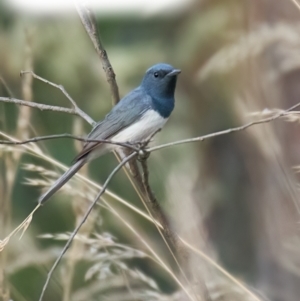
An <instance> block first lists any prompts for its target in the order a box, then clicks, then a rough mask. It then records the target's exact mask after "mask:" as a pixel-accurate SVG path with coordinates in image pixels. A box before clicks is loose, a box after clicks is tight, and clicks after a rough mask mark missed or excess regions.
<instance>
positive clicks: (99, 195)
mask: <svg viewBox="0 0 300 301" xmlns="http://www.w3.org/2000/svg"><path fill="white" fill-rule="evenodd" d="M136 155H137V152H134V153H132V154H131V155H130V156H128V157H126V158H124V159H123V160H122V162H121V163H119V164H118V165H117V166H116V167H115V168H114V170H113V171H112V172H111V173H110V175H109V176H108V177H107V179H106V181H105V183H104V184H103V186H102V189H101V190H100V191H99V193H98V195H97V196H96V198H95V200H94V201H93V202H92V203H91V205H90V206H89V208H88V210H87V211H86V212H85V214H84V216H83V218H82V220H81V222H80V223H79V224H78V226H77V227H76V228H75V229H74V231H73V232H72V234H71V236H70V237H69V239H68V241H67V243H66V245H65V246H64V248H63V250H62V252H61V253H60V255H59V256H58V258H57V259H56V261H55V262H54V264H53V266H52V268H51V269H50V271H49V272H48V275H47V279H46V282H45V284H44V286H43V290H42V292H41V295H40V298H39V301H42V300H43V297H44V294H45V291H46V289H47V287H48V284H49V282H50V279H51V277H52V274H53V272H54V270H55V269H56V267H57V265H58V264H59V262H60V261H61V259H62V257H63V256H64V254H65V253H66V252H67V250H68V249H69V247H70V245H71V243H72V241H73V239H74V237H75V236H76V234H77V233H78V231H79V230H80V228H81V226H82V225H83V224H84V222H85V221H86V219H87V218H88V216H89V214H90V213H91V211H92V210H93V208H94V206H95V205H96V204H97V202H98V200H99V199H100V197H101V196H102V194H103V193H104V192H105V190H106V188H107V186H108V184H109V182H110V181H111V179H112V178H113V176H114V175H115V174H116V173H117V172H118V171H119V170H120V169H121V168H122V167H123V166H124V165H125V164H126V163H127V162H128V161H129V160H131V159H132V158H133V157H135V156H136Z"/></svg>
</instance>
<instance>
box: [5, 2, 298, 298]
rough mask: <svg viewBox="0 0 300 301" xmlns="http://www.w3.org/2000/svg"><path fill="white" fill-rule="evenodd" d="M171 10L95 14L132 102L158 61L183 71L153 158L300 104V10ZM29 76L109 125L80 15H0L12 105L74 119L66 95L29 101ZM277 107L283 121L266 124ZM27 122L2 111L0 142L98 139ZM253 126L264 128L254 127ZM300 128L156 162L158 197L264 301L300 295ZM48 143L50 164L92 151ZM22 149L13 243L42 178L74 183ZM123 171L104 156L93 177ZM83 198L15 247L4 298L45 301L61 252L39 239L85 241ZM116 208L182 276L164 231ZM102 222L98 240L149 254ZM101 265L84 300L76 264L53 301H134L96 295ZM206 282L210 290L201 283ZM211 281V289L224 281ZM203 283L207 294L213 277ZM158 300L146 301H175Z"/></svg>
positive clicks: (53, 205)
mask: <svg viewBox="0 0 300 301" xmlns="http://www.w3.org/2000/svg"><path fill="white" fill-rule="evenodd" d="M165 10H166V11H160V12H158V13H154V14H148V15H145V14H142V13H138V12H132V13H130V12H127V13H126V14H121V13H120V12H118V13H116V14H113V13H110V14H103V13H101V12H99V15H97V22H98V27H99V32H100V35H101V40H102V42H103V44H104V46H105V48H106V50H107V53H108V56H109V58H110V61H111V63H112V66H113V68H114V71H115V73H116V79H117V83H118V86H119V90H120V95H121V96H124V95H125V94H126V93H128V92H129V91H130V90H131V89H133V88H134V87H136V86H137V85H139V83H140V80H141V78H142V76H143V74H144V72H145V70H146V69H147V68H148V67H149V66H151V65H153V64H155V63H157V62H167V63H170V64H172V65H173V66H175V67H177V68H180V69H181V70H182V73H181V75H180V76H179V80H178V86H177V90H176V107H175V110H174V112H173V115H172V117H171V118H170V120H169V121H168V123H167V125H166V127H165V128H164V130H163V131H162V132H161V133H159V134H158V135H157V136H156V138H155V142H154V144H155V145H158V144H161V143H166V142H170V141H175V140H179V139H184V138H189V137H194V136H200V135H204V134H208V133H212V132H216V131H220V130H223V129H227V128H231V127H234V126H238V125H241V124H244V123H246V122H248V121H250V120H253V119H255V118H258V117H260V116H261V117H263V116H265V115H263V114H268V113H270V114H271V113H272V112H273V111H272V110H273V109H277V108H278V109H287V108H288V107H290V106H292V105H293V104H295V103H297V102H298V101H299V96H298V95H299V84H298V81H299V78H300V72H299V67H300V64H299V62H300V55H299V46H300V23H299V20H300V10H299V9H297V7H296V6H295V5H294V3H293V2H292V1H277V2H274V1H271V0H261V1H257V0H254V1H253V0H246V1H238V0H222V1H221V0H213V1H212V0H211V1H208V0H202V1H191V2H189V3H188V4H187V5H184V6H183V7H181V8H180V9H177V10H174V11H173V10H171V9H170V10H171V12H168V8H166V9H165ZM28 68H29V69H32V70H33V71H34V72H35V73H36V74H37V75H39V76H41V77H43V78H45V79H47V80H49V81H52V82H54V83H57V84H62V85H63V86H64V87H65V89H66V90H67V91H68V93H69V94H70V95H71V96H72V97H73V98H74V99H75V101H76V102H77V104H78V105H79V106H80V108H81V109H82V110H84V111H85V112H87V113H88V114H89V115H90V116H91V117H92V118H93V119H95V120H101V119H102V118H103V117H104V116H105V114H106V113H107V112H108V111H109V110H110V108H111V106H112V101H111V96H110V91H109V87H108V84H107V82H106V79H105V74H104V72H103V70H102V67H101V63H100V60H99V58H98V57H97V55H96V53H95V51H94V49H93V46H92V43H91V41H90V40H89V38H88V36H87V34H86V33H85V31H84V28H83V26H82V24H81V22H80V20H79V18H78V16H77V15H76V11H75V9H74V11H71V12H69V13H48V14H37V13H35V14H33V13H30V12H22V11H21V10H20V11H17V10H14V9H13V8H11V7H9V6H8V5H7V3H4V2H0V79H1V83H0V96H3V97H9V96H13V97H15V98H18V99H26V97H28V95H29V97H30V93H31V92H32V100H33V101H35V102H39V103H45V104H49V105H57V106H64V107H70V103H69V102H68V100H67V99H66V97H65V96H64V95H63V94H62V93H61V92H60V91H59V90H57V89H55V88H53V87H51V86H49V85H46V84H44V83H41V82H39V81H37V80H33V83H32V87H31V84H29V87H31V89H32V90H31V91H29V92H28V91H26V83H24V81H25V80H26V79H25V78H26V76H25V77H24V76H23V77H22V78H21V77H20V76H19V73H20V71H21V70H27V69H28ZM24 87H25V90H24ZM28 93H29V94H28ZM266 108H267V109H269V110H270V111H266V110H265V111H263V110H264V109H266ZM29 111H30V112H28V111H27V112H25V113H24V112H23V114H24V115H23V117H24V118H25V119H24V120H25V121H24V120H23V121H24V122H25V126H24V124H23V127H22V125H20V124H18V120H20V116H21V115H20V114H22V113H21V112H20V108H19V107H18V106H16V105H13V104H5V103H1V102H0V131H1V132H4V133H6V134H9V135H11V136H14V137H18V138H24V137H22V134H23V132H22V130H20V129H22V128H23V129H26V133H25V136H27V137H34V136H42V135H50V134H59V133H75V134H78V135H84V134H86V133H88V132H89V131H90V130H91V127H90V125H88V124H87V123H85V122H84V121H82V120H80V118H79V117H76V116H72V115H67V114H63V113H56V112H49V111H48V112H47V111H43V112H42V111H39V110H36V109H31V110H29ZM253 112H263V114H260V113H258V114H257V115H254V116H253V114H252V115H251V113H253ZM257 116H258V117H257ZM268 116H269V115H268ZM287 121H294V122H293V123H291V122H287ZM297 121H298V119H297V117H295V118H294V119H293V120H291V119H286V120H277V121H274V122H272V123H270V124H262V125H256V126H255V127H253V128H251V129H248V130H246V131H241V132H239V133H235V134H229V135H224V136H220V137H215V138H212V139H209V140H206V141H204V142H198V143H193V144H184V145H180V146H176V147H172V148H166V149H163V150H160V151H158V152H155V153H153V154H152V155H151V157H150V159H149V170H150V181H151V186H152V188H153V190H154V192H155V194H156V196H157V198H158V200H159V201H160V203H161V204H162V206H163V208H164V210H165V212H166V213H167V214H168V216H169V217H170V219H171V221H172V224H173V226H174V229H176V231H178V232H179V233H181V234H182V235H183V236H186V237H190V238H191V240H192V241H193V243H194V244H195V245H197V247H198V248H199V249H201V250H204V251H205V252H207V253H208V254H209V255H210V256H212V257H213V258H215V259H216V260H217V261H218V262H219V263H221V265H222V266H224V267H225V268H226V269H227V270H228V271H229V272H230V273H232V274H233V275H235V276H236V277H237V278H239V279H242V280H243V281H244V282H245V283H247V284H248V285H249V286H250V287H252V288H255V291H256V292H258V295H260V296H263V297H262V299H261V300H264V299H263V298H264V297H266V298H268V300H272V301H273V300H274V301H280V300H282V301H292V300H298V298H299V297H298V296H299V294H300V291H299V290H300V287H299V273H300V269H299V263H300V261H299V258H300V257H299V250H300V245H299V242H300V241H299V224H298V220H299V210H298V208H299V189H298V188H299V187H298V183H297V181H298V179H297V177H298V176H297V174H295V171H294V169H293V168H294V167H295V166H297V165H298V162H299V153H300V152H299V150H300V149H299V143H298V138H299V126H298V122H297ZM38 145H39V147H40V150H41V151H42V152H43V153H44V154H46V155H48V156H50V157H52V158H55V159H56V160H58V161H59V162H62V163H64V164H66V165H70V164H71V162H72V159H73V158H74V157H75V156H76V153H77V152H78V150H79V148H80V143H74V141H72V140H61V139H60V140H50V141H47V142H41V143H39V144H38ZM21 149H22V147H21V146H17V147H2V148H0V165H1V174H0V180H1V184H0V189H1V190H0V193H1V201H0V206H1V207H0V233H1V237H0V238H1V239H3V238H4V237H5V235H7V234H8V233H9V232H10V231H11V230H12V229H14V228H15V227H16V226H17V225H18V224H19V223H20V222H21V221H22V220H23V219H24V218H25V217H26V216H27V215H28V214H29V213H30V212H31V210H32V209H33V208H34V207H35V205H36V202H37V199H38V197H39V195H40V194H41V189H40V187H38V186H43V183H42V184H41V185H39V184H40V183H38V182H37V180H48V179H49V178H50V179H52V180H54V179H55V178H56V177H57V176H58V174H56V173H61V170H60V169H58V168H57V167H55V166H53V164H50V163H47V162H45V160H43V159H40V158H37V157H36V156H32V155H30V154H29V153H28V152H25V153H24V154H23V155H22V156H21V157H18V155H16V154H20V150H21ZM116 162H117V161H116V159H115V158H114V156H113V155H112V154H110V155H106V156H105V157H102V158H100V159H98V160H96V161H95V162H93V163H92V164H90V165H89V167H88V171H87V170H84V171H83V173H84V174H86V175H88V177H89V178H91V179H92V180H94V181H96V182H97V183H103V182H104V181H105V179H106V178H107V176H108V175H109V173H110V172H111V170H112V169H113V168H114V166H116ZM24 164H32V165H34V166H36V167H37V166H41V167H43V168H45V169H46V170H50V171H52V172H54V173H53V174H50V175H48V174H46V175H45V174H40V173H39V172H38V171H36V169H34V171H30V170H28V167H27V168H25V169H24ZM29 178H33V179H35V182H34V183H35V184H34V185H25V183H26V182H28V181H29V180H28V179H29ZM70 185H71V187H69V188H68V189H66V191H65V193H58V194H57V195H55V196H54V197H53V199H54V200H53V201H52V202H49V204H48V203H47V206H45V207H43V208H41V209H40V210H38V211H37V213H36V214H35V215H34V218H33V220H32V222H31V224H30V227H29V229H28V231H26V232H25V234H24V237H23V238H22V240H18V239H16V238H13V239H12V240H11V241H10V243H9V244H8V245H7V246H6V248H5V252H4V253H5V254H4V253H2V255H1V256H2V258H1V274H0V300H10V299H12V300H37V299H38V296H39V293H40V291H41V288H42V285H43V283H44V281H45V277H46V273H47V271H48V270H49V267H50V264H51V263H52V262H53V260H54V258H55V257H56V256H57V255H58V251H59V248H60V247H61V246H62V245H63V244H62V242H61V241H57V240H55V239H54V240H53V239H49V240H42V239H39V238H38V235H40V234H44V233H52V234H55V233H65V232H69V231H72V230H73V228H74V225H75V221H76V220H77V217H78V216H80V214H81V211H82V210H83V208H85V206H86V203H84V202H83V203H82V201H83V200H82V199H81V200H78V199H80V196H78V195H76V193H75V192H74V193H73V194H72V185H75V186H74V187H75V188H78V185H79V184H78V183H77V182H74V183H73V184H72V183H71V184H70ZM79 187H80V186H79ZM75 188H74V189H75ZM109 189H110V190H111V191H113V192H115V193H116V194H118V195H119V196H121V197H122V198H123V199H125V200H127V201H128V202H129V203H131V204H134V205H135V206H137V207H138V208H140V209H142V210H144V208H143V205H142V204H141V202H140V200H139V198H138V196H137V194H136V193H135V191H134V189H133V188H132V186H131V184H130V182H129V181H128V179H127V177H126V176H125V174H124V172H120V173H119V174H118V175H117V176H116V177H115V178H114V180H113V181H112V183H111V184H110V186H109ZM107 199H108V200H109V202H112V204H114V205H115V206H116V208H118V210H120V211H121V212H122V213H123V214H124V216H126V217H127V218H128V219H129V220H130V221H131V222H132V223H133V224H134V225H135V227H136V228H137V229H138V230H139V231H141V233H143V235H144V236H145V237H146V238H147V239H149V240H150V241H151V242H152V243H153V244H154V245H155V248H156V249H157V250H158V252H159V253H160V254H162V256H163V258H165V260H166V261H167V262H169V264H170V266H172V267H173V268H174V269H175V270H176V265H175V264H174V262H173V261H172V259H171V255H170V254H169V253H168V251H167V249H166V247H165V245H164V243H163V241H162V239H161V237H160V235H159V233H158V232H157V230H156V228H155V227H154V226H153V225H152V224H151V223H149V222H147V221H145V219H143V218H141V217H140V216H138V215H137V214H135V213H133V212H132V211H131V210H129V209H126V208H125V207H124V206H122V205H119V204H118V203H117V202H116V201H115V200H113V198H111V197H107ZM76 204H77V205H76ZM78 204H79V205H78ZM80 204H82V206H80ZM91 219H92V222H91V223H90V224H91V226H90V227H91V228H90V229H88V230H86V231H87V233H88V235H90V234H91V233H110V235H113V236H114V237H115V238H116V241H118V242H120V243H121V244H125V245H128V246H132V247H134V248H137V249H141V250H143V248H144V247H143V246H142V244H141V243H140V242H139V241H137V239H136V238H135V237H134V236H133V235H132V234H131V233H129V231H128V229H127V228H126V227H124V225H122V223H121V222H120V221H119V220H118V219H117V218H116V217H115V216H114V215H112V214H110V213H109V212H108V210H105V209H103V210H97V214H96V215H95V216H93V217H92V218H91ZM81 252H82V250H81ZM80 254H81V256H83V255H82V253H80ZM133 257H134V256H133ZM124 261H126V262H127V264H128V266H129V267H130V268H134V267H135V268H138V269H139V270H141V271H143V273H145V275H148V276H149V277H150V278H152V279H155V281H156V282H157V283H158V286H159V288H160V290H159V291H160V293H161V294H162V295H163V294H166V295H168V296H171V295H172V294H173V293H174V292H176V291H177V290H178V287H177V285H176V283H174V281H173V280H172V279H170V277H169V276H168V275H167V274H166V273H165V272H162V271H161V270H159V269H158V268H157V267H156V266H155V265H153V264H152V263H151V261H149V260H147V259H141V258H130V259H128V260H127V259H124ZM90 265H91V263H90V262H89V260H87V259H83V258H81V257H80V260H78V262H76V265H74V266H75V267H74V269H75V272H74V271H73V272H74V274H72V275H73V276H72V278H71V282H72V283H73V284H72V285H71V288H72V289H71V293H69V294H67V293H66V286H67V285H66V284H65V282H64V281H63V280H64V277H66V275H67V274H68V273H69V271H70V270H68V269H70V266H68V263H66V262H64V263H63V264H62V267H61V270H60V271H58V272H56V274H55V277H54V278H53V281H52V282H51V285H50V288H49V289H48V291H47V294H46V297H45V300H125V296H123V299H122V298H121V297H120V295H118V296H113V294H111V292H105V294H104V295H105V296H104V295H102V294H100V293H93V292H92V291H90V292H85V291H84V289H86V288H88V287H89V285H90V284H92V283H93V281H95V282H96V283H97V281H99V282H100V283H101V281H100V280H99V279H100V278H101V277H100V278H97V279H96V280H95V279H92V280H91V279H90V280H88V281H85V280H84V275H85V273H86V270H87V268H88V267H89V266H90ZM201 268H202V266H201ZM209 268H210V269H212V270H214V268H212V267H209ZM118 271H119V270H118V269H116V271H114V272H115V275H118ZM200 274H201V276H199V279H200V278H201V277H202V276H203V274H204V270H203V273H200ZM210 277H211V278H209V280H210V281H213V280H214V275H210ZM61 279H62V280H61ZM111 279H112V278H111ZM201 280H203V281H204V283H206V285H207V287H208V291H209V292H210V289H211V288H210V286H209V280H208V276H203V279H201ZM231 289H232V290H233V288H231ZM79 291H80V293H82V295H80V294H79V293H78V292H79ZM119 291H120V292H122V290H121V289H120V288H119ZM229 291H230V290H229V288H228V292H229ZM6 292H8V293H7V294H6ZM84 292H85V294H84ZM76 293H77V294H76ZM89 293H90V295H89ZM162 295H161V296H162ZM9 296H10V297H9ZM78 296H79V297H78ZM80 296H83V297H80ZM161 296H160V297H159V296H158V297H157V298H156V299H155V298H154V297H153V298H152V299H151V298H150V297H149V298H148V299H147V298H146V297H145V298H144V299H143V298H141V297H140V299H138V298H137V300H163V299H162V297H161ZM221 297H222V298H223V299H221ZM221 297H220V298H219V299H218V298H217V297H214V295H211V296H210V299H207V300H251V299H246V297H245V298H244V297H241V296H240V297H239V298H237V299H234V298H233V297H232V298H231V297H230V294H229V293H228V294H227V295H226V294H225V297H224V295H222V294H221ZM1 298H2V299H1ZM76 298H77V299H76ZM118 298H119V299H118ZM166 298H167V297H166ZM170 298H171V297H170ZM126 300H131V299H130V297H128V299H126ZM132 300H133V299H132ZM170 300H171V299H170ZM179 300H180V299H179ZM182 300H183V299H182ZM205 300H206V299H205ZM253 300H254V299H253Z"/></svg>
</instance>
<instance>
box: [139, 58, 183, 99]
mask: <svg viewBox="0 0 300 301" xmlns="http://www.w3.org/2000/svg"><path fill="white" fill-rule="evenodd" d="M180 72H181V70H179V69H175V68H174V67H173V66H171V65H168V64H164V63H160V64H156V65H154V66H152V67H150V68H149V69H148V70H147V71H146V74H145V76H144V78H143V81H142V84H141V86H142V88H143V89H145V91H146V92H147V93H149V95H150V96H152V97H153V98H163V97H166V98H170V97H171V98H173V97H174V92H175V87H176V81H177V75H178V74H179V73H180Z"/></svg>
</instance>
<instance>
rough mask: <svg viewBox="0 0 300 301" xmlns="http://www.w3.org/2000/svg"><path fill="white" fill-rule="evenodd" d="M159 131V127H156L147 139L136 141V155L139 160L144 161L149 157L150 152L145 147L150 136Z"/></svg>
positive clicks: (149, 140) (150, 138)
mask: <svg viewBox="0 0 300 301" xmlns="http://www.w3.org/2000/svg"><path fill="white" fill-rule="evenodd" d="M160 131H161V129H158V130H157V131H155V132H154V133H153V134H151V136H150V137H149V138H148V139H147V140H145V141H142V142H138V143H137V147H138V149H139V156H138V160H139V161H146V160H147V159H148V158H149V156H150V152H148V151H147V150H146V149H145V148H146V147H147V146H148V144H149V143H150V142H151V140H152V138H153V137H154V136H155V135H156V134H157V133H158V132H160Z"/></svg>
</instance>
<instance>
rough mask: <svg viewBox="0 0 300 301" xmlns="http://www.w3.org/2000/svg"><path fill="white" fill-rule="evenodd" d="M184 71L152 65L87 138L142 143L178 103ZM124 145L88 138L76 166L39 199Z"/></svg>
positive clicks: (41, 200)
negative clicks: (99, 158)
mask: <svg viewBox="0 0 300 301" xmlns="http://www.w3.org/2000/svg"><path fill="white" fill-rule="evenodd" d="M180 72H181V70H180V69H176V68H174V67H173V66H171V65H169V64H166V63H159V64H156V65H154V66H152V67H150V68H149V69H148V70H147V71H146V73H145V75H144V77H143V79H142V81H141V84H140V85H139V86H138V87H137V88H135V89H134V90H132V91H131V92H129V93H128V94H127V95H126V96H124V97H123V98H122V99H121V100H120V101H119V102H118V103H117V104H116V105H115V106H114V107H113V108H112V110H111V111H110V112H109V113H108V114H107V115H106V116H105V118H104V119H103V120H102V121H100V122H98V123H97V124H96V125H95V126H94V128H93V129H92V131H91V132H90V134H89V135H88V136H87V140H110V141H111V142H115V143H131V144H135V143H142V142H145V141H147V139H149V138H150V137H151V136H152V135H153V134H155V133H156V132H157V131H159V130H161V128H162V127H163V126H164V125H165V123H166V122H167V120H168V118H169V117H170V115H171V113H172V111H173V109H174V106H175V98H174V94H175V88H176V82H177V76H178V74H179V73H180ZM120 147H122V146H120V145H116V144H108V143H101V142H95V141H93V142H91V141H87V142H85V144H84V145H83V148H82V150H81V152H80V153H79V154H78V155H77V157H76V158H75V160H74V161H73V165H71V167H70V168H69V169H68V170H67V171H66V172H65V173H64V174H63V175H62V176H61V177H60V178H58V179H57V180H56V181H55V182H54V183H53V185H52V186H51V187H50V188H49V189H48V190H47V191H46V192H45V193H44V194H43V195H41V196H40V198H39V200H38V202H39V204H40V205H43V204H45V202H46V201H47V200H49V199H50V197H51V196H52V195H53V194H54V193H56V192H57V191H58V190H59V189H60V188H61V187H62V186H63V185H65V184H66V183H67V182H68V181H69V180H70V179H71V178H72V177H73V176H74V175H75V174H76V173H77V172H78V171H79V169H80V168H81V167H82V166H83V165H85V164H86V163H87V162H89V161H91V160H93V159H96V158H98V157H100V156H102V155H104V154H106V153H108V152H111V151H114V150H116V149H117V148H120Z"/></svg>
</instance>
